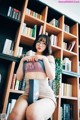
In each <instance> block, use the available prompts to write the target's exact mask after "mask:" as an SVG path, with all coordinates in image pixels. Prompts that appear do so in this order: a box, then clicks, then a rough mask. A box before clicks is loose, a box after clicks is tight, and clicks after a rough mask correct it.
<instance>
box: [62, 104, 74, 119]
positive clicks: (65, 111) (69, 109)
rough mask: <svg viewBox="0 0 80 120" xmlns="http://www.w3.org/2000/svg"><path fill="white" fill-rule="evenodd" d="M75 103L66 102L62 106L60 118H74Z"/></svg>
mask: <svg viewBox="0 0 80 120" xmlns="http://www.w3.org/2000/svg"><path fill="white" fill-rule="evenodd" d="M73 109H74V108H73V104H68V103H64V104H62V106H61V107H60V110H61V114H60V116H61V117H60V120H73Z"/></svg>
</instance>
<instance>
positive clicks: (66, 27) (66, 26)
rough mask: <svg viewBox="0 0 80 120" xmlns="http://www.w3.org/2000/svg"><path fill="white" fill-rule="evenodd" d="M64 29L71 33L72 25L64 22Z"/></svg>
mask: <svg viewBox="0 0 80 120" xmlns="http://www.w3.org/2000/svg"><path fill="white" fill-rule="evenodd" d="M64 31H66V32H68V33H70V26H69V25H67V24H64Z"/></svg>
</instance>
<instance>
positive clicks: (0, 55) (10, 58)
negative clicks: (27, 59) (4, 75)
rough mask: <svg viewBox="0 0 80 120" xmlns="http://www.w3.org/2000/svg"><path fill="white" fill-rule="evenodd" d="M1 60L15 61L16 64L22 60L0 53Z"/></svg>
mask: <svg viewBox="0 0 80 120" xmlns="http://www.w3.org/2000/svg"><path fill="white" fill-rule="evenodd" d="M0 59H4V60H8V61H14V62H19V61H20V58H18V57H14V56H11V55H7V54H2V53H0Z"/></svg>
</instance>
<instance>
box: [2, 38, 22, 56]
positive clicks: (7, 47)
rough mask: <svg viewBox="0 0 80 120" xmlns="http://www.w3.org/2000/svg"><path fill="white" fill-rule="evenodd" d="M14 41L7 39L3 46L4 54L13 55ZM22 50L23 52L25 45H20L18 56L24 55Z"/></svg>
mask: <svg viewBox="0 0 80 120" xmlns="http://www.w3.org/2000/svg"><path fill="white" fill-rule="evenodd" d="M13 49H14V42H13V41H12V40H10V39H6V40H5V43H4V46H3V50H2V53H3V54H7V55H11V56H12V55H13V52H14V50H13ZM22 52H23V47H20V46H19V47H18V51H17V57H21V56H22Z"/></svg>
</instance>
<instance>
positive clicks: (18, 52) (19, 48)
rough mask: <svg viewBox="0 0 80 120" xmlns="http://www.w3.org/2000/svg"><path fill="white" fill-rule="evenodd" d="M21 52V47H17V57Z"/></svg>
mask: <svg viewBox="0 0 80 120" xmlns="http://www.w3.org/2000/svg"><path fill="white" fill-rule="evenodd" d="M22 51H23V47H20V46H19V47H18V51H17V56H18V57H20V56H21V55H22Z"/></svg>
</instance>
